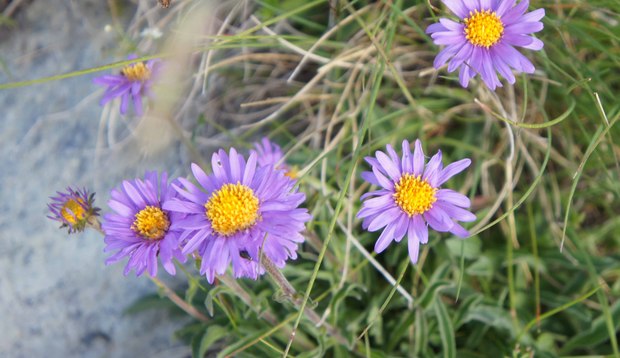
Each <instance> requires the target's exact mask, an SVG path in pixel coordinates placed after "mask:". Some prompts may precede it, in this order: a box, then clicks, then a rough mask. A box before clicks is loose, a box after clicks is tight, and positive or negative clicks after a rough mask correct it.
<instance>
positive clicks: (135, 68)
mask: <svg viewBox="0 0 620 358" xmlns="http://www.w3.org/2000/svg"><path fill="white" fill-rule="evenodd" d="M121 74H122V75H123V76H125V78H127V79H128V80H130V81H136V82H137V81H142V82H144V81H146V80H148V79H149V78H150V77H151V70H149V68H148V67H146V65H145V64H144V63H143V62H138V63H134V64H131V65H129V66H126V67H125V68H123V69H122V70H121Z"/></svg>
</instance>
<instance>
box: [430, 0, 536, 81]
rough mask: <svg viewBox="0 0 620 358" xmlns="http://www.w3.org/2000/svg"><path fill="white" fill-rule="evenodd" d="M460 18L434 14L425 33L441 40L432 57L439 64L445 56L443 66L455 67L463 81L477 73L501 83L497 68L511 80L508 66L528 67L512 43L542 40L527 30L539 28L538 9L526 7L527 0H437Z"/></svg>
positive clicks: (533, 44)
mask: <svg viewBox="0 0 620 358" xmlns="http://www.w3.org/2000/svg"><path fill="white" fill-rule="evenodd" d="M442 2H443V3H444V4H446V6H447V7H448V8H449V9H450V10H452V12H453V13H454V14H455V15H456V16H458V17H459V19H461V20H462V22H455V21H452V20H448V19H444V18H442V19H439V23H435V24H432V25H430V26H429V27H428V28H427V29H426V33H428V34H430V35H431V37H432V38H433V40H434V42H435V44H437V45H446V48H444V49H443V50H442V51H441V52H440V53H439V54H438V55H437V57H436V58H435V62H434V63H433V66H434V67H435V68H439V67H441V66H443V64H445V63H446V62H448V60H450V62H449V63H448V72H453V71H455V70H456V69H457V68H460V72H459V81H460V83H461V85H462V86H463V87H467V85H468V84H469V80H470V79H472V78H474V77H475V76H476V74H480V76H481V77H482V80H483V81H484V83H485V84H486V85H487V87H489V88H490V89H491V90H495V88H496V87H502V84H501V82H500V81H499V79H498V77H497V73H496V72H499V74H500V75H502V76H503V77H504V78H505V79H507V80H508V82H509V83H511V84H512V83H514V82H515V76H514V75H513V74H512V70H511V68H512V69H514V70H515V71H517V73H520V72H525V73H533V72H534V65H533V64H532V63H531V62H530V61H529V60H528V59H527V58H526V57H525V56H523V55H522V54H521V53H520V52H519V51H517V50H516V49H515V48H514V46H517V47H523V48H526V49H529V50H535V51H538V50H540V49H542V48H543V42H542V41H540V40H538V39H536V38H534V37H532V36H530V34H533V33H535V32H538V31H540V30H542V29H543V24H542V22H540V21H539V20H540V19H542V18H543V16H545V10H544V9H538V10H534V11H532V12H528V13H526V12H525V11H526V10H527V7H528V5H529V1H528V0H521V2H519V3H518V4H516V5H515V2H516V0H442Z"/></svg>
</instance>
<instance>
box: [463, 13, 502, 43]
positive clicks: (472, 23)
mask: <svg viewBox="0 0 620 358" xmlns="http://www.w3.org/2000/svg"><path fill="white" fill-rule="evenodd" d="M463 21H464V22H465V37H466V38H467V40H468V41H469V42H470V43H471V44H472V45H474V46H480V47H486V48H489V47H491V46H493V45H495V44H496V43H497V41H499V39H500V38H502V35H503V34H504V24H502V21H501V20H500V19H499V17H498V16H497V14H496V13H495V12H494V11H493V12H491V10H483V11H478V10H475V11H474V12H470V13H469V17H468V18H466V19H465V20H463Z"/></svg>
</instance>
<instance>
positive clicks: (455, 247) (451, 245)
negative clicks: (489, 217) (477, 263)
mask: <svg viewBox="0 0 620 358" xmlns="http://www.w3.org/2000/svg"><path fill="white" fill-rule="evenodd" d="M445 243H446V246H447V247H448V251H449V252H450V255H452V256H454V257H461V253H462V254H463V256H464V257H465V258H466V259H475V258H478V256H480V246H482V242H481V241H480V239H479V238H478V237H477V236H474V237H470V238H468V239H467V240H463V239H458V238H452V239H448V240H446V241H445ZM461 246H462V250H461Z"/></svg>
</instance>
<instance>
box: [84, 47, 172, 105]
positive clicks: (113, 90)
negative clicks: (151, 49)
mask: <svg viewBox="0 0 620 358" xmlns="http://www.w3.org/2000/svg"><path fill="white" fill-rule="evenodd" d="M136 58H138V56H136V55H130V56H129V57H128V58H127V59H129V60H133V59H136ZM160 64H161V62H160V60H148V61H146V62H135V63H132V64H130V65H127V66H125V67H124V68H123V69H122V70H121V73H120V74H118V75H103V76H100V77H97V78H95V79H94V80H93V82H95V83H96V84H99V85H103V86H106V87H107V88H106V91H105V93H104V94H103V98H101V101H100V102H99V104H100V105H102V106H103V105H105V104H106V103H108V102H110V101H111V100H113V99H115V98H117V97H120V98H121V114H125V113H126V112H127V107H128V106H129V101H132V102H133V106H134V110H135V113H136V115H138V116H141V115H142V113H143V105H142V97H143V96H151V95H152V93H151V87H152V85H153V80H154V78H155V77H157V74H158V72H159V70H160V67H161V66H160Z"/></svg>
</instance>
